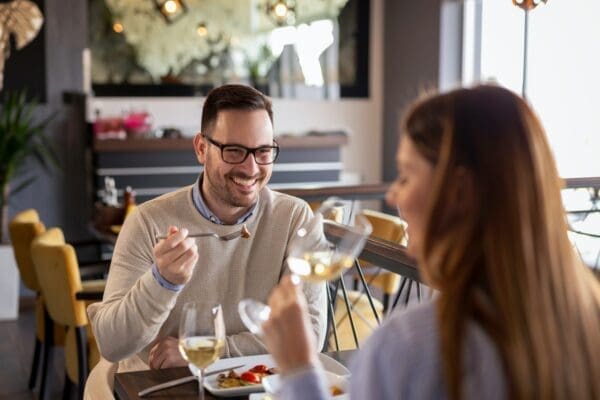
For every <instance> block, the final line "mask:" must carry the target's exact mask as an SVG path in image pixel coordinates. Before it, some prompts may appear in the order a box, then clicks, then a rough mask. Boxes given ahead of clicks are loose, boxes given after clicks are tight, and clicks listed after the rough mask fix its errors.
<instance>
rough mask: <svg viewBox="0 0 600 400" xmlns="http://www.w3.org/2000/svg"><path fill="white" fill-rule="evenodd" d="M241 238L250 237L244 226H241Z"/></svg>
mask: <svg viewBox="0 0 600 400" xmlns="http://www.w3.org/2000/svg"><path fill="white" fill-rule="evenodd" d="M242 237H243V238H244V239H248V238H249V237H250V231H249V230H248V228H246V224H244V225H242Z"/></svg>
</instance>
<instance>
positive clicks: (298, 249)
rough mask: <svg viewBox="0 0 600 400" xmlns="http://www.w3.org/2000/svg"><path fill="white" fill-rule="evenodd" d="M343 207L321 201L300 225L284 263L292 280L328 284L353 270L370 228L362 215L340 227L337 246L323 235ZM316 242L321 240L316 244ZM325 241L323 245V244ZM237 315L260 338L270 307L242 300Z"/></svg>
mask: <svg viewBox="0 0 600 400" xmlns="http://www.w3.org/2000/svg"><path fill="white" fill-rule="evenodd" d="M343 205H344V203H343V202H341V201H340V200H339V199H337V198H329V199H327V200H326V201H324V202H323V203H322V205H321V207H319V209H318V210H317V211H316V212H315V215H314V218H311V219H310V220H309V221H307V222H306V223H305V224H304V225H302V226H301V227H300V228H299V229H298V230H297V231H296V232H294V235H293V236H292V238H291V240H290V244H289V246H288V256H287V258H286V263H287V266H288V268H289V269H290V271H291V272H292V280H295V281H297V280H298V279H301V280H304V281H308V282H323V281H330V280H334V279H336V278H338V277H340V276H341V275H342V274H343V273H344V272H345V271H346V270H347V269H349V268H351V267H352V264H353V263H354V259H355V258H356V257H357V256H358V255H359V254H360V252H361V251H362V249H363V247H364V245H365V242H366V240H367V238H368V236H369V235H370V234H371V231H372V226H371V224H370V223H369V221H368V220H367V218H366V217H364V216H363V215H361V214H355V215H354V218H353V221H351V223H349V224H348V225H342V228H343V229H340V235H339V237H338V239H337V240H336V243H335V244H334V243H331V242H329V241H327V240H326V239H324V238H325V235H324V234H323V226H324V224H326V223H331V222H328V221H326V219H328V218H330V219H337V218H335V217H336V215H339V212H340V211H341V207H343ZM316 239H321V241H318V240H316ZM323 240H324V241H323ZM238 312H239V314H240V317H241V319H242V322H244V325H246V327H247V328H248V329H249V330H250V332H252V333H254V334H256V335H260V334H262V327H261V326H262V324H263V322H265V321H267V320H268V319H269V315H270V313H271V309H270V308H269V306H267V305H265V304H263V303H261V302H258V301H256V300H253V299H244V300H242V301H241V302H240V303H239V304H238Z"/></svg>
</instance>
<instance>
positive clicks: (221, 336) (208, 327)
mask: <svg viewBox="0 0 600 400" xmlns="http://www.w3.org/2000/svg"><path fill="white" fill-rule="evenodd" d="M224 349H225V321H224V319H223V309H222V308H221V305H220V304H217V305H207V304H203V303H195V302H190V303H185V304H184V306H183V311H182V313H181V320H180V321H179V351H180V352H181V355H182V356H183V358H185V360H186V361H187V362H188V363H189V367H190V370H191V371H192V373H193V374H194V375H196V376H197V377H198V390H199V397H198V398H199V399H201V400H202V399H204V386H203V376H204V369H205V368H206V367H208V366H209V365H210V364H212V363H213V362H215V361H217V360H218V359H219V358H220V357H221V356H222V355H223V350H224Z"/></svg>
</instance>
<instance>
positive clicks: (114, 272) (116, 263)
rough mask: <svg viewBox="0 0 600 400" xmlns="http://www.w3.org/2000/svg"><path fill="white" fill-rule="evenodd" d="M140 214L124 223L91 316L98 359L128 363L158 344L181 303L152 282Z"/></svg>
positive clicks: (145, 230)
mask: <svg viewBox="0 0 600 400" xmlns="http://www.w3.org/2000/svg"><path fill="white" fill-rule="evenodd" d="M153 242H154V240H153V238H152V235H151V234H150V232H149V229H148V227H147V226H146V224H145V223H144V220H143V216H142V215H141V214H140V211H139V208H138V209H136V210H135V211H134V212H133V213H131V214H130V215H129V216H128V217H127V220H126V221H125V223H124V225H123V228H122V230H121V232H120V234H119V238H118V240H117V243H116V245H115V249H114V253H113V258H112V262H111V266H110V271H109V274H108V279H107V282H106V288H105V290H104V298H103V301H102V302H100V303H94V304H91V305H90V306H89V307H88V315H89V317H90V321H91V324H92V329H93V332H94V335H95V337H96V340H97V343H98V347H99V349H100V353H101V354H102V356H103V357H104V358H106V359H107V360H109V361H112V362H116V361H120V360H123V359H125V358H128V357H130V356H132V355H134V354H136V353H138V352H139V351H141V350H142V349H143V348H144V347H145V346H147V345H149V344H150V343H151V342H152V340H154V339H155V338H156V335H157V334H158V331H159V330H160V328H161V326H162V324H163V323H164V321H165V320H166V319H167V317H168V316H169V313H170V311H171V310H172V308H173V307H174V305H175V302H176V300H177V293H176V292H173V291H171V290H168V289H166V288H164V287H162V286H160V284H159V283H158V282H157V281H156V279H155V278H154V277H153V276H152V264H153V263H154V260H153V258H152V243H153Z"/></svg>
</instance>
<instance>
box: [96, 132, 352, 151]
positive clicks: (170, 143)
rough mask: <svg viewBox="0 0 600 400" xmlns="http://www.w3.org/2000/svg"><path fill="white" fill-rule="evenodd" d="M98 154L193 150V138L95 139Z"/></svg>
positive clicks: (342, 140) (329, 140)
mask: <svg viewBox="0 0 600 400" xmlns="http://www.w3.org/2000/svg"><path fill="white" fill-rule="evenodd" d="M275 140H276V141H277V143H278V144H279V146H281V148H282V149H284V148H285V149H291V148H322V147H339V146H342V145H345V144H347V143H348V137H347V136H345V135H323V136H318V135H314V136H313V135H306V136H280V137H276V138H275ZM93 146H94V151H96V152H135V151H142V152H143V151H174V150H192V149H193V143H192V138H189V137H186V138H179V139H123V140H121V139H104V140H98V139H94V143H93Z"/></svg>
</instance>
